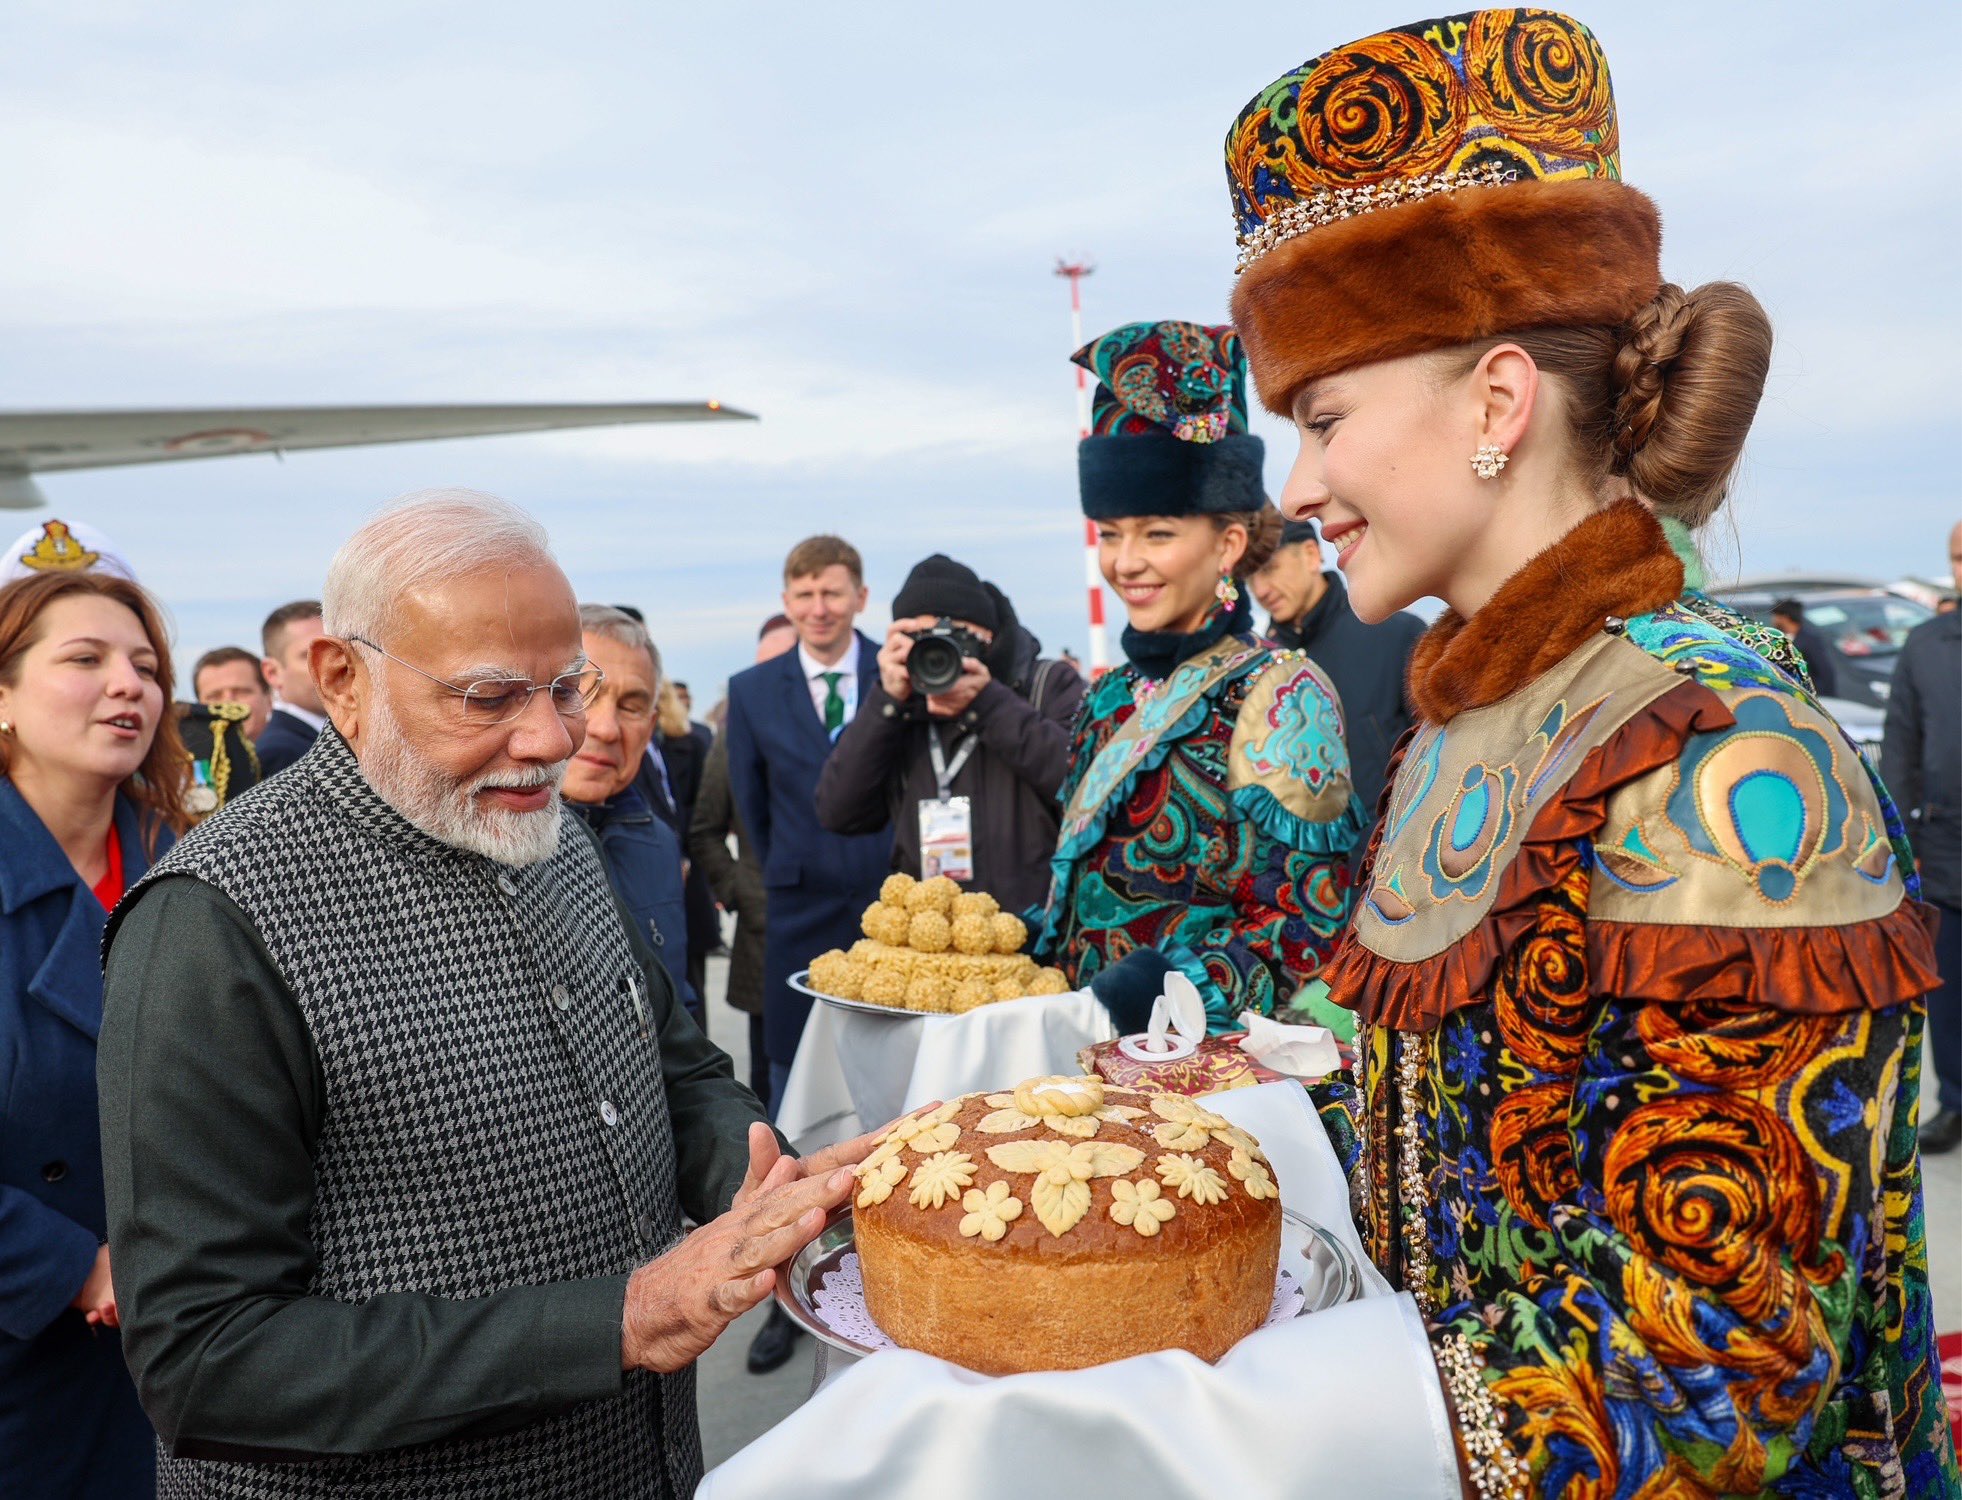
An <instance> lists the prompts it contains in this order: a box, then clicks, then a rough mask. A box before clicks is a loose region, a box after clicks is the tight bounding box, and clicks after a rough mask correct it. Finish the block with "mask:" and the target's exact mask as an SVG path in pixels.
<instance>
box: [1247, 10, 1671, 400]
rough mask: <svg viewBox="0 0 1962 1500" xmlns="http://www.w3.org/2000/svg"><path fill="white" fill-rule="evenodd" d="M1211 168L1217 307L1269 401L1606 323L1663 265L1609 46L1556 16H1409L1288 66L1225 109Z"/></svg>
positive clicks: (1652, 283) (1621, 314) (1657, 279)
mask: <svg viewBox="0 0 1962 1500" xmlns="http://www.w3.org/2000/svg"><path fill="white" fill-rule="evenodd" d="M1226 175H1227V179H1228V182H1229V185H1230V187H1231V190H1232V196H1233V215H1234V219H1235V222H1236V225H1237V228H1238V231H1239V244H1240V258H1239V265H1238V283H1237V285H1236V286H1235V288H1234V292H1233V321H1234V324H1235V326H1236V327H1237V328H1238V329H1239V332H1240V337H1241V339H1242V341H1243V342H1244V344H1245V346H1246V351H1247V356H1248V360H1249V362H1250V364H1251V366H1252V370H1253V377H1254V383H1255V385H1256V387H1257V388H1258V390H1259V393H1260V399H1261V401H1262V403H1263V404H1264V405H1266V406H1267V407H1268V408H1269V409H1271V410H1273V411H1275V412H1277V413H1279V414H1281V415H1283V416H1285V415H1287V414H1288V411H1289V408H1290V406H1291V404H1292V402H1293V400H1294V398H1295V396H1296V394H1297V393H1298V392H1299V391H1300V390H1301V388H1302V387H1303V386H1304V385H1306V384H1307V383H1308V382H1309V381H1311V380H1314V379H1317V378H1319V377H1320V376H1323V375H1330V374H1333V373H1335V372H1336V371H1338V370H1345V369H1350V368H1352V367H1354V366H1356V365H1360V364H1368V363H1371V362H1373V361H1375V360H1381V359H1394V358H1397V357H1399V356H1401V355H1406V354H1417V353H1422V352H1423V351H1425V350H1429V349H1441V348H1447V347H1449V346H1451V345H1453V344H1460V343H1465V342H1467V341H1469V340H1472V339H1478V338H1486V337H1489V336H1491V335H1493V334H1498V333H1507V332H1511V331H1513V330H1517V329H1523V328H1532V327H1540V326H1549V325H1569V326H1577V325H1588V324H1617V323H1620V322H1622V321H1623V320H1625V319H1626V318H1627V317H1628V316H1629V315H1630V314H1631V313H1633V312H1634V311H1635V310H1636V309H1638V308H1640V307H1641V306H1643V305H1644V304H1645V303H1647V302H1648V301H1649V300H1650V299H1651V298H1652V297H1654V296H1655V293H1656V289H1657V287H1658V286H1659V285H1660V284H1661V280H1662V275H1661V242H1662V227H1661V223H1660V220H1659V219H1658V218H1657V215H1656V211H1655V205H1654V204H1652V203H1651V202H1650V201H1649V200H1648V199H1647V198H1646V197H1645V196H1643V195H1642V194H1641V193H1639V192H1637V191H1636V190H1635V189H1634V188H1631V187H1629V186H1628V185H1627V184H1626V183H1624V182H1622V180H1621V163H1620V136H1619V132H1618V130H1617V127H1616V122H1615V101H1614V90H1613V88H1612V87H1611V85H1610V84H1609V81H1608V59H1607V56H1606V55H1605V54H1604V53H1603V52H1602V50H1601V44H1600V43H1599V42H1597V41H1596V40H1595V39H1594V34H1593V33H1592V32H1591V31H1589V30H1588V29H1587V28H1586V27H1585V26H1583V25H1582V24H1581V23H1580V22H1578V21H1576V20H1573V19H1572V18H1570V17H1568V16H1563V15H1559V14H1556V13H1555V12H1553V11H1545V10H1481V11H1472V12H1470V13H1468V14H1465V15H1460V16H1451V17H1448V18H1446V19H1444V20H1439V21H1420V22H1417V23H1415V24H1413V25H1410V26H1401V27H1398V28H1396V29H1395V30H1393V31H1385V32H1380V33H1378V34H1377V35H1375V36H1371V37H1365V38H1363V39H1362V40H1361V41H1359V42H1351V43H1350V44H1349V45H1347V46H1346V47H1337V48H1335V49H1334V50H1333V51H1331V52H1325V53H1323V54H1322V55H1321V56H1320V57H1317V58H1315V59H1313V60H1312V61H1310V62H1306V63H1303V64H1302V65H1301V66H1300V67H1298V68H1296V69H1294V70H1293V71H1291V72H1289V73H1287V74H1286V75H1284V76H1283V77H1281V78H1280V79H1278V80H1276V81H1275V82H1274V83H1272V84H1270V85H1268V87H1266V88H1265V89H1263V90H1261V92H1260V93H1259V94H1258V95H1257V96H1256V97H1255V98H1254V99H1253V101H1252V102H1251V103H1249V104H1248V105H1247V107H1246V108H1245V109H1243V110H1242V111H1241V112H1240V117H1239V118H1238V119H1237V120H1235V121H1234V122H1233V128H1232V130H1231V131H1229V132H1228V134H1227V137H1226Z"/></svg>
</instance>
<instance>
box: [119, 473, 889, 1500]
mask: <svg viewBox="0 0 1962 1500" xmlns="http://www.w3.org/2000/svg"><path fill="white" fill-rule="evenodd" d="M323 602H324V606H325V609H324V618H325V634H324V635H323V636H322V637H321V638H320V639H319V640H317V641H315V642H314V643H313V646H312V649H311V656H310V659H309V665H310V668H311V670H312V673H313V675H314V678H315V680H316V681H317V682H318V684H319V686H320V689H321V694H322V697H323V700H324V702H325V704H326V709H327V715H328V718H329V720H330V727H329V728H328V729H327V730H326V731H325V732H323V733H322V734H321V736H320V738H319V740H318V741H317V742H316V744H315V745H314V747H313V748H312V750H311V751H309V752H308V754H307V755H306V756H305V757H304V758H303V759H302V760H301V761H300V762H299V763H298V764H297V765H296V766H295V767H294V768H293V770H292V771H291V772H290V773H289V774H286V775H282V776H280V777H277V778H275V779H273V780H271V781H269V782H268V783H266V784H265V785H264V786H262V787H261V788H259V789H258V791H257V792H256V793H255V794H254V795H252V796H248V797H245V798H242V799H240V800H239V801H238V802H236V803H234V804H232V805H231V806H229V807H228V808H226V809H225V810H224V812H223V813H221V814H220V815H219V816H218V817H215V818H213V819H212V820H211V821H209V822H208V823H206V824H204V825H203V826H202V827H200V828H199V829H197V830H196V831H195V832H194V833H193V834H192V835H191V836H189V837H188V838H186V839H185V840H184V841H183V842H182V843H180V844H179V845H178V846H177V849H176V850H175V852H174V853H173V854H172V855H171V857H170V858H168V859H166V860H164V861H162V862H160V863H159V864H158V865H157V867H156V868H155V869H154V870H153V871H152V872H151V875H150V876H149V878H148V879H146V880H145V881H144V882H143V883H142V884H141V885H139V886H138V887H137V888H136V890H134V891H133V892H132V893H131V894H130V895H129V897H128V898H126V899H125V900H124V901H123V903H122V904H121V906H120V907H119V908H118V910H117V912H116V914H115V917H114V919H113V920H112V923H111V926H110V930H109V933H108V936H107V938H106V939H105V942H106V962H107V971H108V983H107V991H106V998H105V1003H104V1008H105V1012H106V1015H105V1019H104V1023H103V1027H102V1035H101V1042H100V1068H99V1076H100V1085H101V1100H102V1119H103V1137H102V1139H103V1153H104V1158H105V1161H104V1168H105V1176H106V1179H107V1186H108V1199H109V1236H110V1245H111V1252H112V1257H113V1262H112V1263H113V1265H114V1266H115V1279H116V1285H115V1294H116V1297H117V1300H118V1304H119V1310H120V1314H121V1319H122V1325H123V1341H124V1349H125V1352H126V1354H127V1357H128V1359H129V1362H130V1366H131V1369H132V1371H133V1372H134V1374H135V1377H136V1383H137V1388H138V1391H139V1394H140V1395H141V1397H142V1401H143V1405H144V1409H145V1410H146V1411H147V1412H148V1413H149V1415H150V1417H151V1420H152V1421H153V1422H154V1423H155V1425H156V1428H157V1431H158V1433H159V1434H160V1436H161V1439H162V1454H161V1458H160V1467H159V1493H160V1494H162V1495H165V1496H171V1497H176V1496H212V1497H218V1496H223V1497H227V1500H233V1497H295V1500H298V1497H306V1496H315V1495H329V1494H331V1495H335V1496H357V1495H358V1496H377V1497H379V1496H398V1495H399V1496H408V1495H414V1496H418V1497H425V1496H426V1497H438V1496H441V1497H448V1496H493V1495H495V1496H513V1497H516V1496H540V1497H544V1496H554V1497H556V1496H607V1497H618V1496H666V1497H671V1500H685V1497H687V1496H688V1495H690V1494H692V1493H693V1491H694V1488H695V1484H696V1481H697V1480H698V1479H699V1477H700V1474H701V1463H702V1460H701V1445H700V1439H699V1436H698V1433H697V1429H696V1418H695V1395H694V1382H693V1361H694V1360H695V1358H696V1357H697V1356H698V1355H700V1354H701V1353H702V1351H703V1350H705V1349H706V1348H707V1347H708V1346H709V1345H710V1344H711V1343H712V1342H714V1340H715V1338H716V1337H717V1336H718V1335H719V1334H720V1333H721V1331H722V1330H723V1329H724V1328H725V1327H727V1326H728V1324H729V1323H730V1322H731V1321H732V1320H733V1319H734V1318H736V1317H737V1316H738V1315H739V1314H741V1313H742V1312H743V1311H744V1310H745V1309H747V1308H748V1307H750V1306H753V1305H754V1304H755V1303H757V1302H758V1301H760V1300H761V1299H762V1298H764V1297H766V1296H768V1295H769V1294H770V1291H771V1288H772V1286H773V1284H774V1277H775V1275H776V1274H777V1273H776V1272H775V1271H774V1270H773V1269H772V1268H773V1267H778V1266H780V1265H781V1264H782V1263H783V1262H784V1261H786V1260H787V1259H788V1258H789V1257H790V1256H791V1255H792V1254H794V1253H795V1252H796V1251H797V1250H798V1249H799V1248H801V1247H802V1246H803V1245H804V1244H805V1243H806V1242H807V1241H808V1240H809V1239H811V1238H812V1236H814V1235H815V1234H816V1232H817V1231H818V1229H819V1228H820V1227H821V1225H822V1223H823V1221H824V1219H825V1216H826V1214H827V1212H828V1211H829V1210H830V1209H831V1208H833V1207H834V1206H836V1205H837V1204H839V1203H840V1202H842V1201H843V1200H844V1198H845V1196H846V1194H847V1192H848V1191H849V1189H850V1184H851V1172H850V1170H849V1165H850V1163H851V1162H853V1161H855V1160H857V1159H858V1157H859V1156H860V1155H861V1154H862V1153H863V1151H864V1149H865V1147H864V1144H863V1142H852V1143H850V1144H848V1145H846V1146H843V1147H839V1148H835V1149H834V1150H833V1151H831V1152H829V1153H825V1154H823V1155H822V1156H819V1157H814V1158H811V1159H810V1160H808V1161H806V1162H802V1163H799V1162H797V1161H796V1160H794V1159H793V1158H791V1157H789V1156H787V1155H784V1154H782V1152H781V1148H780V1145H779V1142H778V1140H777V1138H776V1137H775V1136H774V1135H773V1134H772V1133H771V1132H770V1130H769V1128H768V1127H767V1126H766V1125H764V1124H763V1123H762V1120H763V1110H762V1108H761V1107H760V1106H759V1105H758V1103H757V1101H756V1099H755V1096H754V1095H752V1094H751V1093H750V1092H749V1091H748V1090H747V1089H745V1088H744V1087H743V1086H742V1085H741V1084H739V1083H737V1082H736V1081H735V1079H734V1078H733V1076H732V1075H731V1071H730V1067H729V1061H728V1059H727V1058H726V1057H725V1056H724V1055H723V1054H722V1053H721V1052H720V1051H718V1050H717V1049H715V1048H714V1047H713V1046H711V1045H710V1044H709V1043H708V1041H707V1040H706V1039H705V1038H704V1037H703V1036H702V1034H701V1033H700V1031H699V1030H697V1029H696V1027H695V1025H694V1023H693V1022H692V1021H691V1020H690V1019H689V1018H688V1016H687V1015H686V1013H685V1012H684V1011H683V1010H682V1008H681V1007H680V1006H679V1005H678V1004H676V1003H675V999H674V993H673V990H672V988H671V987H670V985H669V984H668V982H667V979H666V977H665V975H664V974H663V973H662V971H661V969H660V966H659V965H658V964H656V963H654V962H653V961H652V959H651V956H650V955H649V954H648V953H647V951H646V946H645V943H644V941H642V940H641V939H639V937H638V934H637V933H634V932H633V931H632V930H631V928H630V927H628V926H627V925H626V924H623V923H622V921H621V919H620V914H619V911H618V908H617V907H616V905H615V903H614V901H613V898H612V896H611V895H610V894H609V890H608V885H607V879H606V876H605V874H604V872H603V871H602V869H601V866H600V862H599V859H598V857H597V854H596V851H595V850H594V847H593V845H592V842H591V838H590V835H588V834H587V833H586V832H585V830H584V829H583V828H582V827H581V826H580V825H579V823H578V822H577V820H575V819H574V818H572V817H571V816H570V815H568V814H565V813H563V812H562V809H561V807H560V802H559V791H558V788H559V783H560V780H561V778H562V777H563V775H564V772H565V768H566V763H567V761H568V760H569V759H570V758H571V756H572V755H573V753H574V752H575V751H576V750H577V749H578V747H579V745H580V742H581V740H582V739H583V737H584V735H585V720H584V715H585V708H586V705H587V703H588V702H589V701H590V696H591V694H592V693H593V692H594V691H595V690H596V688H597V685H598V684H597V682H596V674H595V673H593V672H592V671H591V670H590V666H589V663H588V662H587V661H586V659H585V657H584V655H583V652H582V650H581V637H580V618H579V608H578V605H577V603H576V602H575V600H574V596H573V592H572V589H571V586H570V585H569V584H568V583H567V581H566V578H565V575H564V574H563V573H562V572H560V570H559V568H558V566H557V564H556V563H554V562H553V561H552V558H551V555H550V553H549V551H548V550H547V547H546V539H545V535H544V532H543V531H542V530H541V529H540V528H539V527H538V525H537V524H536V523H535V522H533V521H532V520H531V519H530V518H529V517H527V516H526V515H524V514H523V513H522V512H521V511H518V510H517V509H516V508H515V507H512V506H510V505H508V504H506V503H505V502H503V501H500V500H496V499H493V498H491V497H489V496H484V495H476V494H473V493H470V492H467V491H441V492H429V493H425V494H422V495H416V496H409V497H407V498H406V499H405V500H404V501H403V502H401V503H399V504H398V505H397V506H395V507H394V508H392V509H390V510H388V511H386V512H384V513H383V514H382V515H380V516H379V517H377V518H376V519H375V520H373V521H371V522H370V523H369V524H368V525H366V526H364V527H363V528H362V529H361V530H360V531H359V532H357V533H356V534H355V536H354V537H353V538H352V539H351V540H350V541H349V542H348V543H347V545H346V546H345V547H343V548H342V549H341V551H340V553H339V554H338V555H337V556H336V557H335V558H334V561H333V564H332V566H331V567H330V568H329V570H328V574H327V585H326V590H325V596H324V601H323ZM684 1213H686V1214H687V1215H688V1217H689V1218H691V1219H693V1220H694V1221H696V1222H697V1223H698V1224H700V1225H701V1226H702V1227H700V1228H698V1229H696V1230H694V1231H693V1232H692V1233H687V1234H684V1233H683V1230H682V1215H683V1214H684Z"/></svg>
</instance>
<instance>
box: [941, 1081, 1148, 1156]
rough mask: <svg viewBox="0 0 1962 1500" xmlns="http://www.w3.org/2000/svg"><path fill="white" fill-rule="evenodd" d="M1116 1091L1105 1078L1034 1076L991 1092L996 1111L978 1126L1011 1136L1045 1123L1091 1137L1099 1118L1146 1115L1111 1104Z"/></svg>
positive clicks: (1062, 1131)
mask: <svg viewBox="0 0 1962 1500" xmlns="http://www.w3.org/2000/svg"><path fill="white" fill-rule="evenodd" d="M1116 1092H1120V1091H1119V1090H1114V1089H1109V1088H1108V1087H1107V1086H1106V1085H1105V1083H1104V1081H1103V1080H1102V1079H1101V1078H1093V1077H1081V1078H1066V1077H1063V1076H1062V1075H1060V1074H1059V1075H1056V1076H1053V1077H1049V1078H1031V1079H1029V1080H1028V1081H1027V1082H1026V1083H1022V1084H1019V1085H1017V1087H1016V1089H1015V1092H1014V1093H1012V1094H990V1095H988V1103H989V1104H990V1105H991V1106H992V1107H993V1109H994V1113H993V1114H991V1115H989V1116H987V1117H986V1118H985V1119H983V1120H982V1121H981V1122H980V1123H979V1124H978V1125H976V1126H975V1127H974V1128H975V1129H976V1130H980V1131H984V1132H986V1133H987V1134H989V1135H1011V1134H1013V1133H1014V1132H1016V1131H1018V1130H1034V1129H1035V1128H1036V1127H1037V1126H1044V1127H1047V1128H1048V1129H1050V1130H1053V1131H1055V1132H1056V1134H1058V1135H1066V1136H1070V1137H1072V1138H1073V1139H1076V1140H1090V1139H1092V1138H1094V1137H1095V1136H1096V1134H1097V1124H1098V1122H1099V1121H1114V1120H1135V1119H1137V1118H1138V1117H1139V1116H1141V1115H1143V1114H1144V1111H1143V1110H1141V1109H1135V1108H1133V1107H1132V1106H1130V1105H1128V1104H1113V1103H1111V1102H1110V1099H1109V1096H1110V1094H1112V1093H1116ZM1122 1092H1129V1091H1128V1090H1125V1091H1122Z"/></svg>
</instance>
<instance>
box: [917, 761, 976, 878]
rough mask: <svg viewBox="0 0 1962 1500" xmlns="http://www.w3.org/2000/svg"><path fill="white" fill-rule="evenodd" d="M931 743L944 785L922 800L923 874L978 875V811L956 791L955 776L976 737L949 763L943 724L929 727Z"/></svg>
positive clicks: (935, 771)
mask: <svg viewBox="0 0 1962 1500" xmlns="http://www.w3.org/2000/svg"><path fill="white" fill-rule="evenodd" d="M927 747H928V750H929V751H930V752H931V754H932V756H933V779H934V782H935V784H936V785H937V786H938V787H939V789H940V795H939V796H938V797H934V798H930V799H928V800H925V801H922V802H921V803H920V878H921V879H922V880H931V879H933V877H934V876H936V875H945V876H946V877H947V878H948V879H950V880H959V881H969V880H972V879H974V812H973V805H972V800H971V799H970V798H967V797H956V796H954V795H952V792H953V786H954V778H955V777H956V776H958V775H959V774H960V770H961V767H962V766H964V765H966V764H967V758H968V757H969V756H970V755H972V754H973V753H974V737H973V736H971V735H970V736H969V737H968V740H967V743H965V744H964V745H962V746H961V748H960V749H959V750H957V751H956V752H955V753H954V760H953V764H952V765H949V764H948V763H947V755H946V752H945V751H944V750H943V749H942V748H941V745H940V727H939V725H937V724H936V725H934V726H933V727H932V728H930V729H929V730H928V731H927Z"/></svg>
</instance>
